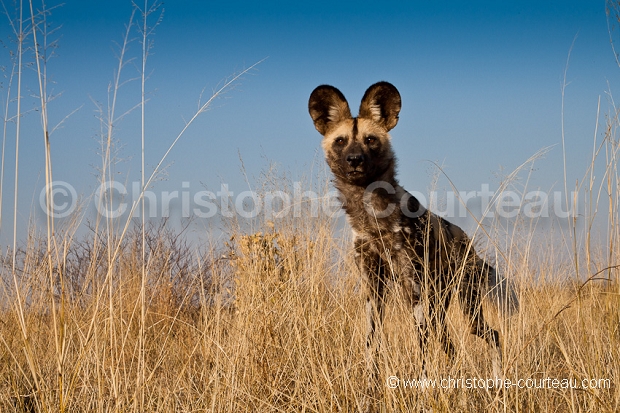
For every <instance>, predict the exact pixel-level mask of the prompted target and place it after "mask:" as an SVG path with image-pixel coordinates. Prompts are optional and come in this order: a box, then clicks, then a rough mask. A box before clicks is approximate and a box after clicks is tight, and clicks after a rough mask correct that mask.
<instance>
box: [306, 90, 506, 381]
mask: <svg viewBox="0 0 620 413" xmlns="http://www.w3.org/2000/svg"><path fill="white" fill-rule="evenodd" d="M400 108H401V98H400V94H399V92H398V90H397V89H396V88H395V87H394V86H393V85H391V84H390V83H387V82H379V83H376V84H374V85H372V86H371V87H370V88H368V90H367V91H366V93H365V94H364V97H363V98H362V103H361V105H360V109H359V115H358V117H356V118H354V117H352V116H351V112H350V110H349V105H348V103H347V101H346V99H345V97H344V96H343V94H342V93H341V92H340V91H339V90H338V89H336V88H334V87H332V86H327V85H323V86H319V87H317V88H316V89H315V90H314V91H313V92H312V94H311V96H310V100H309V103H308V109H309V112H310V116H311V117H312V120H313V121H314V125H315V127H316V129H317V130H318V131H319V133H320V134H321V135H323V143H322V146H323V149H324V151H325V157H326V160H327V163H328V164H329V167H330V168H331V170H332V172H333V174H334V176H335V181H334V182H335V186H336V188H337V189H338V191H339V192H340V194H341V201H342V203H343V208H344V209H345V211H346V214H347V217H348V221H349V223H350V225H351V227H352V229H353V234H354V243H355V256H356V260H357V262H358V264H359V267H360V269H361V272H362V274H363V277H364V280H365V282H366V285H367V291H368V296H367V303H366V312H367V319H368V332H367V342H366V345H367V354H368V367H369V369H370V370H371V383H373V384H374V386H377V384H378V383H377V382H376V380H377V375H378V367H377V364H376V355H375V353H376V351H377V350H378V347H379V340H377V339H376V336H377V329H378V327H379V326H380V325H381V322H382V318H383V308H384V302H385V294H386V287H387V284H388V282H389V281H391V280H394V281H397V282H399V283H401V285H402V287H403V288H402V290H403V291H404V295H405V297H406V299H407V300H408V302H409V304H410V305H411V306H412V308H413V311H414V315H415V318H416V322H417V324H418V328H419V331H420V334H419V337H420V345H421V349H422V352H424V349H425V347H426V341H427V337H428V335H429V332H430V331H434V332H436V333H437V337H438V339H439V340H440V342H441V343H442V345H443V348H444V349H445V351H446V353H448V355H450V356H451V355H452V354H453V352H454V347H453V345H452V343H451V341H450V338H449V337H448V331H447V326H446V323H445V314H446V309H447V307H448V305H449V304H450V299H451V297H452V294H453V292H454V291H457V294H458V296H459V298H460V301H461V303H462V306H463V308H464V311H465V313H466V315H467V316H468V318H469V320H470V323H471V324H470V325H471V332H472V333H473V334H475V335H477V336H479V337H482V338H484V339H485V340H486V341H487V343H488V344H489V345H490V346H491V347H492V348H493V349H495V350H497V358H498V360H499V335H498V333H497V331H496V330H494V329H492V328H490V327H489V326H488V325H487V323H486V322H485V320H484V318H483V315H482V308H481V305H480V303H481V297H482V294H483V293H484V292H485V291H486V288H487V282H489V284H490V285H494V284H496V283H497V276H496V273H495V269H494V268H493V267H492V266H490V265H489V264H488V263H486V262H485V261H484V260H482V259H481V258H480V257H479V256H478V255H477V254H476V253H475V251H474V250H473V247H472V243H471V242H470V240H469V238H468V237H467V235H466V234H465V233H464V232H463V231H462V230H461V229H460V228H459V227H458V226H456V225H453V224H451V223H450V222H448V221H446V220H445V219H443V218H441V217H439V216H437V215H435V214H433V213H431V212H430V211H428V210H426V209H425V208H424V207H423V206H422V205H420V203H419V202H418V200H417V199H416V198H415V197H413V196H412V195H411V194H409V193H408V192H407V191H405V190H404V189H403V188H402V187H401V186H400V185H399V184H398V181H397V180H396V159H395V157H394V152H393V151H392V145H391V143H390V139H391V138H390V135H389V134H388V132H389V131H390V130H391V129H392V128H394V127H395V126H396V124H397V123H398V115H399V112H400ZM513 305H514V303H513ZM423 363H424V362H423ZM422 370H424V364H423V365H422Z"/></svg>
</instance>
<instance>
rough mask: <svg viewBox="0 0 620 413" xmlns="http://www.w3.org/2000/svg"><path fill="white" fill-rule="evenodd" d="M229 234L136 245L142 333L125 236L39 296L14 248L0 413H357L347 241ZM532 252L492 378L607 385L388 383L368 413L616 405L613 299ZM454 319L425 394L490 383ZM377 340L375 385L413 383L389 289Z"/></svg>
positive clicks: (355, 311) (619, 317) (475, 347)
mask: <svg viewBox="0 0 620 413" xmlns="http://www.w3.org/2000/svg"><path fill="white" fill-rule="evenodd" d="M281 185H282V184H280V185H279V187H282V186H281ZM308 215H309V214H308ZM230 228H231V229H230V238H231V240H230V241H229V242H227V244H226V245H225V246H223V247H221V248H218V249H215V248H214V249H210V250H207V251H206V252H205V253H203V254H197V253H196V251H195V250H194V249H193V248H191V247H189V246H188V245H185V244H184V243H183V242H182V241H181V240H182V235H181V236H180V237H179V234H175V233H173V232H171V231H169V230H167V229H166V227H165V226H157V227H153V226H151V227H148V228H147V229H146V231H145V233H146V238H147V242H146V245H147V251H146V256H147V257H148V258H147V262H146V275H147V279H146V282H145V284H146V290H145V300H144V302H145V304H144V305H145V313H146V315H145V318H144V321H143V323H144V326H143V328H141V326H140V324H141V323H142V321H141V319H140V307H141V305H142V304H141V298H140V295H141V294H140V291H141V287H140V286H141V284H142V280H141V279H142V271H141V268H142V262H141V257H142V251H141V250H140V248H141V247H140V245H141V243H140V242H139V240H140V238H141V236H142V235H141V234H142V231H141V230H140V228H138V229H136V230H135V231H131V232H129V233H128V234H127V235H126V236H125V239H124V240H122V241H121V247H120V253H119V254H118V258H117V259H116V260H115V261H114V262H113V263H109V262H108V261H107V257H108V254H109V251H108V247H107V245H99V246H97V245H93V242H92V241H89V240H88V239H86V240H83V241H79V242H78V241H73V243H71V244H70V245H67V247H66V254H65V255H63V256H61V260H60V261H59V262H56V263H55V267H54V269H53V273H54V281H53V284H50V282H49V275H48V268H47V261H46V260H44V259H43V258H44V256H45V254H44V251H45V248H44V246H43V245H42V244H40V243H37V240H36V239H31V241H30V242H29V244H28V246H27V247H26V250H25V251H23V252H22V253H21V254H19V255H18V258H19V264H18V268H19V275H18V276H17V280H18V288H17V290H15V289H13V288H11V287H10V286H9V287H8V288H6V289H5V298H4V301H3V302H4V305H3V308H2V313H3V315H2V323H0V337H1V339H2V347H0V357H1V358H0V360H1V363H0V369H1V374H0V377H2V382H1V387H0V392H1V393H0V396H1V399H0V410H1V411H16V412H27V411H37V412H38V411H46V412H48V411H54V412H55V411H67V412H80V411H84V412H86V411H106V412H108V411H119V412H125V411H162V412H163V411H166V412H167V411H179V412H196V411H214V412H215V411H219V412H229V411H247V412H254V411H261V412H262V411H264V412H282V411H285V412H298V411H309V412H310V411H320V412H327V411H329V412H332V411H343V412H349V411H356V410H357V409H358V408H359V405H358V404H359V403H360V402H361V399H362V397H363V395H364V391H365V385H366V372H365V361H364V337H365V318H364V311H363V302H364V295H363V289H362V286H361V282H360V278H359V272H358V270H357V269H356V267H355V265H354V263H352V262H351V260H350V258H349V257H350V242H349V241H350V240H348V239H347V236H342V235H338V234H340V233H341V232H340V231H338V230H337V228H336V223H335V221H333V220H331V219H329V218H293V217H291V218H290V219H289V218H283V219H279V220H275V222H267V223H266V224H264V225H259V226H255V227H254V228H252V230H251V231H248V232H244V231H241V230H240V227H238V226H237V227H236V226H235V225H230ZM68 242H70V240H68ZM540 245H542V243H541V244H538V245H536V246H534V245H531V246H528V245H527V244H525V243H519V244H513V245H512V247H511V248H514V249H516V250H517V251H519V254H514V255H516V256H517V257H516V258H515V261H513V262H511V263H510V266H511V267H512V268H516V269H518V271H515V272H513V273H511V274H510V275H511V278H512V279H514V280H515V283H516V286H517V290H518V292H519V297H520V299H521V304H522V306H521V311H520V312H519V313H518V314H516V315H514V316H513V317H512V318H511V319H509V320H502V319H499V318H498V317H491V323H492V324H493V325H494V326H495V327H499V328H500V331H501V333H502V335H503V337H504V343H505V344H504V348H503V351H504V360H505V372H504V373H505V378H506V379H510V380H513V381H514V380H516V379H537V383H539V384H538V386H540V380H543V381H544V379H547V378H549V379H558V380H562V379H573V380H577V381H578V382H579V384H581V381H582V380H583V379H607V380H608V381H602V382H599V383H598V384H597V386H599V387H600V388H594V389H562V388H555V389H554V388H552V386H553V385H552V384H551V382H550V381H546V382H545V383H547V387H549V388H545V389H540V388H517V387H511V388H509V389H505V390H504V391H503V392H497V391H495V390H494V389H491V390H487V389H481V388H471V387H472V386H478V387H479V384H478V385H477V384H475V383H471V382H470V383H469V386H467V387H470V388H465V389H464V388H434V389H427V390H425V391H421V390H418V389H412V388H405V387H404V386H405V383H404V382H403V381H401V385H400V386H399V387H398V388H396V389H390V388H388V386H387V385H386V386H385V388H384V393H383V396H382V400H381V403H382V405H383V406H384V408H385V411H399V412H400V411H403V412H406V411H420V409H421V408H426V409H433V411H445V412H448V411H450V412H452V411H497V412H499V411H558V412H579V411H609V412H612V411H616V410H617V409H618V408H619V407H620V406H619V402H620V395H619V393H618V388H617V382H618V379H619V378H620V377H619V374H620V367H619V366H620V363H618V361H619V359H618V358H619V356H620V354H619V353H620V346H619V344H620V337H619V334H620V333H619V331H618V329H619V326H620V324H619V321H620V306H619V305H618V304H619V290H618V283H617V281H614V280H615V277H614V278H612V281H611V282H607V281H604V282H602V281H594V280H592V281H590V282H587V283H584V281H583V280H582V281H577V280H574V279H573V278H572V277H571V276H570V274H571V272H573V273H574V269H571V265H570V262H568V263H567V262H566V261H565V260H559V261H556V260H555V259H554V257H553V256H551V255H550V254H553V253H554V252H553V251H544V250H541V249H540V248H539V247H540ZM536 251H541V252H536ZM605 258H607V257H605ZM613 258H614V259H615V258H617V254H615V256H614V257H613ZM591 260H592V263H591V264H592V265H593V266H594V267H596V268H601V266H600V265H599V264H598V263H595V262H596V260H595V259H594V258H593V257H592V258H591ZM9 264H10V263H9V262H6V263H5V267H4V271H5V274H6V272H7V271H9V269H8V268H10V265H9ZM108 265H112V267H113V268H111V269H110V268H108ZM498 265H499V266H500V267H502V265H506V263H498ZM504 268H505V267H504ZM108 274H109V276H108ZM599 276H600V277H603V278H606V277H607V273H606V272H603V273H601V274H599ZM392 288H396V287H394V286H393V287H392ZM17 293H19V297H18V294H17ZM52 302H54V303H55V308H56V312H55V313H52V311H51V304H52ZM454 310H456V309H451V311H450V318H449V320H450V321H449V322H450V329H451V332H452V334H453V336H454V337H455V342H456V345H457V357H456V360H455V361H454V362H453V363H451V362H450V361H449V360H448V359H447V357H446V356H445V354H443V352H442V350H441V349H440V346H439V345H437V343H436V342H434V341H433V342H431V351H429V354H428V357H429V361H428V373H427V375H428V379H436V380H437V382H438V383H439V382H440V380H441V379H442V378H444V379H446V380H447V379H449V378H452V379H454V380H456V379H468V378H469V379H474V378H480V379H486V378H491V372H490V354H489V351H488V348H487V346H485V345H484V344H483V342H482V341H481V340H480V339H477V338H475V337H473V336H469V335H468V334H466V333H465V331H466V328H465V326H464V324H463V323H464V320H462V319H460V318H459V315H458V311H454ZM488 312H490V313H491V311H488ZM20 317H23V321H20ZM385 324H386V325H385V339H384V345H383V347H382V350H381V361H380V362H381V368H382V372H383V376H384V377H383V378H384V379H385V380H387V379H388V377H389V376H397V377H399V378H400V379H402V380H405V379H411V380H413V379H417V378H419V366H420V359H419V348H418V342H417V337H416V335H415V332H414V331H415V330H414V319H413V316H412V315H411V314H410V311H408V309H406V308H404V306H403V304H402V300H401V299H400V298H399V294H398V291H395V292H394V294H391V295H390V301H389V304H388V309H387V315H386V323H385ZM140 335H143V337H142V338H141V337H140ZM141 342H142V343H143V350H140V343H141ZM141 351H142V352H143V356H142V357H143V363H144V364H143V366H142V367H141V366H140V363H139V360H140V356H139V354H140V352H141ZM446 383H447V382H446ZM525 385H527V384H525V383H524V386H525ZM140 394H144V396H143V399H142V400H140V399H139V395H140Z"/></svg>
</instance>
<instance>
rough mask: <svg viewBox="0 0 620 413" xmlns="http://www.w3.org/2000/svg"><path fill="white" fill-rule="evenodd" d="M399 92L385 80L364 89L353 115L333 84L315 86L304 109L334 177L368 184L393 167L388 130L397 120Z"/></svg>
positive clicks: (357, 183) (349, 181)
mask: <svg viewBox="0 0 620 413" xmlns="http://www.w3.org/2000/svg"><path fill="white" fill-rule="evenodd" d="M400 107H401V103H400V94H399V93H398V90H396V88H395V87H394V86H393V85H391V84H390V83H388V82H379V83H375V84H374V85H372V86H371V87H369V88H368V90H366V93H364V97H363V98H362V103H361V105H360V110H359V115H358V117H357V118H354V117H352V116H351V111H350V110H349V104H348V103H347V100H346V99H345V97H344V95H343V94H342V93H341V92H340V91H339V90H338V89H336V88H335V87H333V86H328V85H323V86H319V87H317V88H316V89H314V91H313V92H312V94H311V95H310V100H309V102H308V110H309V112H310V116H311V117H312V120H313V121H314V126H315V127H316V130H318V131H319V133H320V134H321V135H323V137H324V138H323V150H324V151H325V157H326V159H327V163H328V165H329V167H330V168H331V170H332V172H333V173H334V175H336V178H338V179H341V180H344V181H346V182H348V183H351V184H354V185H360V186H365V185H368V184H370V183H372V182H374V181H376V180H377V179H379V177H381V176H382V175H384V174H385V172H387V171H389V170H390V168H392V169H393V168H394V153H393V152H392V146H391V144H390V135H389V134H388V132H389V131H390V130H391V129H392V128H393V127H394V126H396V124H397V123H398V113H399V112H400Z"/></svg>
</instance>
